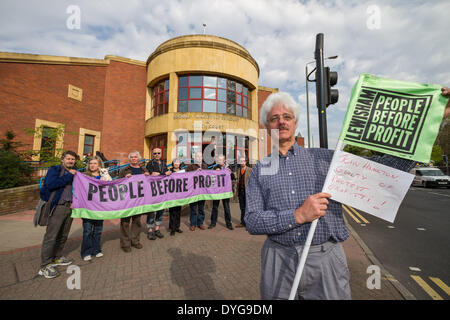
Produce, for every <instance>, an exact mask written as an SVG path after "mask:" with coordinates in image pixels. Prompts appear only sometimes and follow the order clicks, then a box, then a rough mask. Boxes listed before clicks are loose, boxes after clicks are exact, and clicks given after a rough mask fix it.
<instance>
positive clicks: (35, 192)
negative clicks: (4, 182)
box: [0, 184, 39, 216]
mask: <svg viewBox="0 0 450 320" xmlns="http://www.w3.org/2000/svg"><path fill="white" fill-rule="evenodd" d="M38 202H39V185H38V184H34V185H31V186H24V187H17V188H11V189H5V190H0V216H1V215H5V214H9V213H14V212H18V211H22V210H27V209H34V208H36V205H37V203H38Z"/></svg>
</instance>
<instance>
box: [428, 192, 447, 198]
mask: <svg viewBox="0 0 450 320" xmlns="http://www.w3.org/2000/svg"><path fill="white" fill-rule="evenodd" d="M428 193H432V194H437V195H438V196H444V197H450V195H448V194H443V193H437V192H431V191H429V192H428Z"/></svg>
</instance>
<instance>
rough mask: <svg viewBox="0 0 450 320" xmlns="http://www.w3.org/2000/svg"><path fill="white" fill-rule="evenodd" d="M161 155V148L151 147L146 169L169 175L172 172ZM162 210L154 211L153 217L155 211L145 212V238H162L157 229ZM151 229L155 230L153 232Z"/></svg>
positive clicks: (155, 173)
mask: <svg viewBox="0 0 450 320" xmlns="http://www.w3.org/2000/svg"><path fill="white" fill-rule="evenodd" d="M161 156H162V150H161V149H160V148H153V150H152V160H151V161H150V162H149V163H147V170H148V172H149V173H150V174H151V175H152V176H159V175H170V174H171V173H172V172H171V171H170V170H168V169H167V165H166V162H165V161H163V160H161ZM163 213H164V210H159V211H156V218H155V212H149V213H148V214H147V228H148V232H147V238H148V239H149V240H156V237H158V238H160V239H161V238H163V237H164V236H163V235H162V233H161V231H160V230H159V226H160V225H161V223H162V216H163ZM153 229H155V231H154V232H153Z"/></svg>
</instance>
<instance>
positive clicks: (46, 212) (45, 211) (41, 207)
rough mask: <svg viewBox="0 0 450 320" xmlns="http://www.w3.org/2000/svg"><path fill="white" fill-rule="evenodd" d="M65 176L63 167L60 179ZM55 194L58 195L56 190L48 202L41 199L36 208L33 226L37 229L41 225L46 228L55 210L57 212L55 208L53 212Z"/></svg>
mask: <svg viewBox="0 0 450 320" xmlns="http://www.w3.org/2000/svg"><path fill="white" fill-rule="evenodd" d="M63 174H64V168H63V167H62V166H61V172H60V174H59V177H62V176H63ZM44 183H45V180H44ZM55 194H56V190H55V191H53V192H52V193H51V194H50V198H49V199H48V201H44V200H42V199H39V202H38V204H37V206H36V212H35V214H34V218H33V224H34V226H35V227H37V226H38V225H40V226H41V227H45V226H47V225H48V220H49V219H50V216H51V215H52V213H53V210H55V208H53V210H52V209H51V207H52V201H53V198H55Z"/></svg>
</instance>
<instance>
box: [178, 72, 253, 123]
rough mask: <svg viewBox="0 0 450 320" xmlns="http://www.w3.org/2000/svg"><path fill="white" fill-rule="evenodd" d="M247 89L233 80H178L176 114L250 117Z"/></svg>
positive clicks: (191, 77)
mask: <svg viewBox="0 0 450 320" xmlns="http://www.w3.org/2000/svg"><path fill="white" fill-rule="evenodd" d="M250 102H251V101H250V94H249V90H248V87H246V86H245V85H243V84H242V83H239V82H237V81H235V80H232V79H227V78H224V77H217V76H211V75H186V76H180V77H179V78H178V112H214V113H223V114H231V115H235V116H238V117H244V118H248V117H249V110H250V105H251V103H250Z"/></svg>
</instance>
